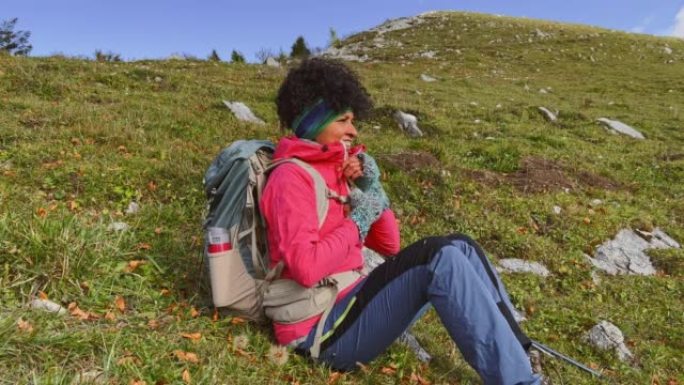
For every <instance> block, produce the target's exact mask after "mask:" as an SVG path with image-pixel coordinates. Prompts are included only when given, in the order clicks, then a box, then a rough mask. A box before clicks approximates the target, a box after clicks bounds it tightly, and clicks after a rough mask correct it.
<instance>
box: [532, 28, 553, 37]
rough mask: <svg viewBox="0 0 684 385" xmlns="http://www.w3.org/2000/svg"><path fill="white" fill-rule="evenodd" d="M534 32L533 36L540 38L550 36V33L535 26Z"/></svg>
mask: <svg viewBox="0 0 684 385" xmlns="http://www.w3.org/2000/svg"><path fill="white" fill-rule="evenodd" d="M534 34H535V36H537V37H538V38H540V39H548V38H550V37H551V36H552V35H551V34H550V33H547V32H544V31H542V30H541V29H539V28H536V29H535V30H534Z"/></svg>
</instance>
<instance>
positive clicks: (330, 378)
mask: <svg viewBox="0 0 684 385" xmlns="http://www.w3.org/2000/svg"><path fill="white" fill-rule="evenodd" d="M340 377H342V373H340V372H332V373H330V376H328V385H333V384H334V383H336V382H337V380H339V379H340Z"/></svg>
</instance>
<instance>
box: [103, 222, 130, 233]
mask: <svg viewBox="0 0 684 385" xmlns="http://www.w3.org/2000/svg"><path fill="white" fill-rule="evenodd" d="M130 228H131V226H129V225H128V223H126V222H112V223H110V224H109V226H107V230H109V231H126V230H128V229H130Z"/></svg>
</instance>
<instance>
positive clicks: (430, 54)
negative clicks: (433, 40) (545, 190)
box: [420, 51, 437, 59]
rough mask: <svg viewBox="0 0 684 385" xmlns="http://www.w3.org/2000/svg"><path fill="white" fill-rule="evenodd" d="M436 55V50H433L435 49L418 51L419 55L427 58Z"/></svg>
mask: <svg viewBox="0 0 684 385" xmlns="http://www.w3.org/2000/svg"><path fill="white" fill-rule="evenodd" d="M436 55H437V52H435V51H425V52H421V53H420V57H424V58H427V59H434V58H435V56H436Z"/></svg>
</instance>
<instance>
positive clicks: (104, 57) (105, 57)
mask: <svg viewBox="0 0 684 385" xmlns="http://www.w3.org/2000/svg"><path fill="white" fill-rule="evenodd" d="M95 60H96V61H99V62H120V61H121V55H119V54H118V53H114V52H111V51H110V52H103V51H101V50H99V49H98V50H96V51H95Z"/></svg>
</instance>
